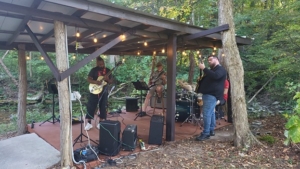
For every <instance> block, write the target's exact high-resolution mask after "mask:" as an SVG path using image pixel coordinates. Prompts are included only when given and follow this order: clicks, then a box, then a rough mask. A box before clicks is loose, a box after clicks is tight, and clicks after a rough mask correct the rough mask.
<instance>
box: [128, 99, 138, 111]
mask: <svg viewBox="0 0 300 169" xmlns="http://www.w3.org/2000/svg"><path fill="white" fill-rule="evenodd" d="M138 109H139V107H138V99H137V98H126V112H136V111H138Z"/></svg>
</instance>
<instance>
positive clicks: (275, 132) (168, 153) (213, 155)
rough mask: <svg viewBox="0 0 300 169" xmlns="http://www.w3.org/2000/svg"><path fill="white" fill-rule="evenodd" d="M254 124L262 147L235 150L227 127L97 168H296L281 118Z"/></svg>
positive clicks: (297, 153) (299, 155)
mask: <svg viewBox="0 0 300 169" xmlns="http://www.w3.org/2000/svg"><path fill="white" fill-rule="evenodd" d="M255 121H260V122H261V123H262V125H261V127H260V129H256V130H255V132H254V133H255V134H259V135H257V138H258V139H259V140H260V141H261V143H263V144H264V145H265V146H261V145H256V146H253V147H250V148H235V147H234V146H233V139H232V138H233V137H232V129H233V127H232V126H229V127H227V128H222V129H220V130H217V131H216V136H215V137H211V139H210V140H207V141H203V142H198V141H195V138H190V139H186V140H182V141H178V142H174V143H166V144H165V145H163V146H161V147H160V148H159V149H155V150H153V151H147V152H141V153H140V154H137V155H136V156H134V155H133V156H132V155H131V156H124V157H121V159H117V160H115V161H116V166H111V165H109V164H106V165H102V166H99V168H128V169H129V168H130V169H131V168H138V169H140V168H159V169H163V168H165V169H167V168H170V169H173V168H180V169H181V168H189V169H191V168H278V169H282V168H300V164H299V163H300V149H299V145H298V147H297V145H290V146H285V145H284V144H283V141H284V139H285V138H284V134H283V133H284V124H285V120H284V118H283V117H282V116H281V115H277V116H270V117H267V118H265V119H256V120H255ZM252 122H253V121H252V120H251V121H250V124H251V123H252Z"/></svg>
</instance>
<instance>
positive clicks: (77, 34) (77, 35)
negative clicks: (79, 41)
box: [76, 29, 80, 38]
mask: <svg viewBox="0 0 300 169" xmlns="http://www.w3.org/2000/svg"><path fill="white" fill-rule="evenodd" d="M76 37H77V38H79V37H80V32H79V30H78V29H77V32H76Z"/></svg>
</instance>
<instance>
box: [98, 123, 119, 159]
mask: <svg viewBox="0 0 300 169" xmlns="http://www.w3.org/2000/svg"><path fill="white" fill-rule="evenodd" d="M99 131H100V134H99V136H100V138H99V152H100V154H104V155H107V156H115V155H117V154H119V152H120V143H121V142H120V133H121V124H120V122H119V121H110V120H107V121H102V122H100V130H99Z"/></svg>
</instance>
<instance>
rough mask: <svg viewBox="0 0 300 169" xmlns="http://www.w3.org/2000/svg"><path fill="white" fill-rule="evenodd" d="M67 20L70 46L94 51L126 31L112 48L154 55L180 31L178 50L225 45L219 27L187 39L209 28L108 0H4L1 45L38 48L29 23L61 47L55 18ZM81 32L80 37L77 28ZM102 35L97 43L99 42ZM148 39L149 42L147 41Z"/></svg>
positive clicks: (48, 46)
mask: <svg viewBox="0 0 300 169" xmlns="http://www.w3.org/2000/svg"><path fill="white" fill-rule="evenodd" d="M55 20H60V21H63V22H65V24H66V25H67V27H66V29H67V39H68V44H69V46H68V48H69V52H75V44H76V42H79V43H80V45H79V46H80V49H78V52H79V53H92V52H93V51H95V50H96V49H97V48H99V47H102V46H103V45H105V44H107V43H108V42H110V41H111V40H113V39H114V38H116V37H118V36H120V35H122V34H123V33H125V32H128V31H129V33H130V36H128V37H126V40H125V41H123V42H121V43H119V44H117V45H115V46H114V47H112V48H111V49H109V50H108V51H106V52H105V53H107V54H120V55H123V54H136V53H137V51H140V52H142V54H145V55H148V54H150V55H151V54H152V52H153V51H154V50H155V51H160V50H161V49H162V48H165V47H166V43H167V39H168V36H169V35H171V34H176V35H177V36H178V40H177V46H178V50H186V49H199V48H207V47H210V48H212V47H214V46H216V47H221V41H220V38H221V35H220V34H219V33H213V34H210V35H207V36H205V37H201V38H195V39H192V40H188V41H186V40H184V36H186V35H191V34H194V33H198V32H202V31H204V30H206V29H203V28H200V27H197V26H193V25H189V24H184V23H180V22H177V21H174V20H171V19H166V18H162V17H159V16H155V15H150V14H146V13H143V12H140V11H136V10H132V9H128V8H124V7H120V6H117V5H115V4H112V3H108V2H99V1H94V0H64V1H61V0H26V1H24V0H0V49H14V48H16V47H17V45H18V44H20V43H23V44H25V45H26V50H29V51H30V50H37V49H36V47H35V45H33V42H32V40H31V38H30V36H29V34H28V33H27V31H26V30H25V25H26V24H27V25H28V26H29V28H30V29H31V30H32V32H33V33H34V34H35V35H36V37H37V39H38V40H39V42H40V43H41V44H42V46H43V48H44V50H46V51H49V52H53V51H54V50H55V46H54V43H55V39H54V28H53V27H54V24H53V23H54V21H55ZM77 31H79V32H80V33H81V35H80V37H76V36H75V35H76V32H77ZM94 38H97V40H98V41H97V43H94ZM236 39H237V43H238V45H245V44H250V43H251V40H250V39H247V38H242V37H237V38H236ZM144 42H148V45H147V46H146V47H145V46H144V45H143V43H144Z"/></svg>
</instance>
